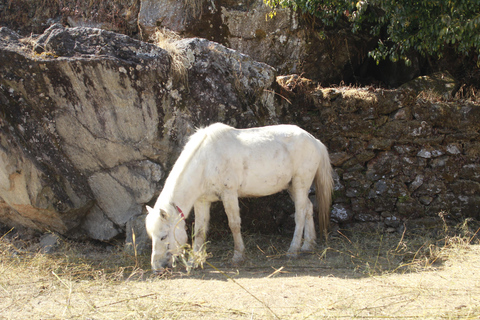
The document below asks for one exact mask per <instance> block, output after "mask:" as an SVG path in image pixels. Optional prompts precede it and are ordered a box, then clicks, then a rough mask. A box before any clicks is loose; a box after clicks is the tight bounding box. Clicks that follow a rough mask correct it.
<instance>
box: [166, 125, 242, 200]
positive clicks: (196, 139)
mask: <svg viewBox="0 0 480 320" xmlns="http://www.w3.org/2000/svg"><path fill="white" fill-rule="evenodd" d="M232 129H233V128H232V127H230V126H227V125H226V124H223V123H215V124H212V125H210V126H208V127H204V128H199V129H197V131H196V132H195V133H194V134H192V135H191V136H190V138H188V141H187V143H186V144H185V147H184V148H183V151H182V152H181V153H180V156H179V157H178V159H177V161H176V162H175V164H174V165H173V168H172V170H171V171H170V174H169V175H168V178H167V180H166V181H165V185H164V187H163V190H164V191H167V192H165V193H164V192H163V191H162V193H161V198H162V200H164V201H165V200H166V201H170V200H171V199H170V198H171V197H172V195H173V192H174V190H175V184H176V182H177V180H178V179H180V178H181V176H182V174H183V173H184V171H185V168H186V167H187V165H188V163H189V162H190V161H191V160H192V158H193V157H194V155H195V154H196V153H197V151H198V150H199V149H200V146H201V145H202V144H203V142H204V141H206V140H209V141H213V140H216V139H218V137H219V136H220V135H221V134H222V133H224V132H226V131H230V130H232Z"/></svg>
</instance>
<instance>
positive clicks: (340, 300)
mask: <svg viewBox="0 0 480 320" xmlns="http://www.w3.org/2000/svg"><path fill="white" fill-rule="evenodd" d="M438 227H439V228H438ZM438 227H437V228H435V229H431V230H428V229H424V228H420V229H415V230H414V229H412V230H408V229H407V230H406V232H405V233H403V234H380V233H375V232H374V233H367V232H354V231H341V233H340V232H337V233H336V234H335V235H333V236H332V237H331V238H330V240H329V243H328V244H327V245H323V246H319V248H318V250H317V251H315V252H312V253H310V254H306V255H301V256H299V257H298V258H297V259H288V258H287V257H286V255H285V250H286V249H287V248H288V245H289V242H290V238H289V237H288V238H287V237H284V236H260V235H245V241H246V247H247V255H248V257H249V260H248V261H247V262H246V263H245V265H243V266H242V267H239V268H235V267H232V266H231V265H230V262H229V259H230V257H231V255H232V249H233V248H232V241H231V239H230V237H225V238H222V239H214V240H212V243H210V244H209V247H208V251H209V252H210V253H211V255H212V256H211V257H210V258H209V259H208V260H207V264H205V268H204V269H196V270H192V271H191V273H190V274H187V273H186V272H185V271H184V269H183V268H181V267H180V266H178V267H177V268H176V269H174V270H172V271H171V272H170V273H166V274H164V275H163V276H161V277H158V276H154V275H152V274H151V272H150V271H149V256H148V255H140V256H136V255H134V254H128V253H126V251H125V250H123V247H122V246H115V245H100V244H95V243H77V242H72V241H68V240H63V241H62V242H61V243H60V245H59V247H58V248H57V250H56V251H55V252H54V253H53V254H44V253H40V250H39V247H38V240H36V239H32V240H29V241H24V240H22V239H21V238H19V237H17V236H15V235H14V234H13V232H12V233H9V234H6V235H4V236H3V237H1V239H0V318H5V319H17V318H18V319H20V318H22V319H25V318H29V319H187V318H195V319H198V318H206V319H207V318H208V319H320V318H321V319H323V318H333V319H338V318H393V319H407V318H408V319H411V318H422V319H478V318H479V317H480V301H479V300H480V298H479V297H480V246H479V245H478V238H477V234H476V231H477V230H478V229H477V228H478V226H477V225H475V222H471V221H470V222H467V223H464V224H461V225H460V226H458V227H456V228H453V227H448V228H447V226H446V225H445V224H442V223H441V221H440V224H439V226H438Z"/></svg>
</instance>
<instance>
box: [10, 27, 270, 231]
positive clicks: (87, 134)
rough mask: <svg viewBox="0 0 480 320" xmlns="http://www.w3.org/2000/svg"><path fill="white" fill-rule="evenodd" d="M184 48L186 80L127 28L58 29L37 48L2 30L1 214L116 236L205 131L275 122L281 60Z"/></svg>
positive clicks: (198, 44) (203, 46)
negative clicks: (216, 125) (217, 125)
mask: <svg viewBox="0 0 480 320" xmlns="http://www.w3.org/2000/svg"><path fill="white" fill-rule="evenodd" d="M180 45H181V46H182V47H183V52H184V54H185V55H186V56H187V57H188V61H189V66H188V83H183V82H177V81H176V80H175V79H174V77H173V75H172V73H173V71H172V67H171V57H170V55H169V53H168V52H166V51H165V50H163V49H161V48H158V47H156V46H154V45H152V44H147V43H144V42H141V41H137V40H134V39H131V38H129V37H127V36H125V35H120V34H116V33H113V32H108V31H105V30H100V29H92V28H70V29H69V28H63V27H62V26H60V25H55V26H52V27H51V28H49V29H48V30H47V31H46V32H45V33H44V34H43V35H41V36H40V37H39V38H38V39H37V41H36V43H35V46H31V45H28V43H25V41H24V40H21V39H20V37H19V36H18V35H17V34H15V33H14V32H12V31H10V30H8V29H6V28H1V29H0V74H1V78H0V143H1V144H0V221H1V222H3V223H7V224H11V225H15V224H17V225H18V224H20V225H26V226H29V227H32V228H36V229H39V230H51V231H56V232H59V233H61V234H64V235H70V236H85V235H86V236H88V237H91V238H95V239H110V238H112V237H114V236H116V235H117V234H119V233H123V232H125V228H126V225H127V224H128V223H129V221H131V220H132V219H136V218H137V217H138V216H140V215H141V214H142V208H143V206H144V204H145V203H147V202H149V201H151V200H152V199H155V196H156V195H158V193H159V191H160V189H161V183H160V182H161V181H162V179H163V178H165V175H166V172H167V170H168V169H169V168H170V167H171V165H172V164H173V162H174V161H175V159H176V157H177V155H178V153H179V151H180V149H181V147H182V146H183V143H184V142H185V139H186V137H187V136H188V135H189V134H191V133H192V132H193V131H194V128H195V127H197V126H203V125H207V124H210V123H213V122H216V121H224V122H229V123H231V124H234V125H237V126H243V127H248V126H253V125H257V124H258V123H259V122H264V121H265V117H268V118H269V120H270V119H275V110H274V109H273V93H272V92H271V90H269V91H266V89H270V88H271V85H272V84H273V82H274V79H275V74H274V70H273V69H272V68H271V67H269V66H267V65H265V64H261V63H258V62H255V61H253V60H251V59H250V58H248V57H247V56H244V55H242V54H239V53H237V52H235V51H232V50H230V49H227V48H225V47H223V46H221V45H219V44H217V43H213V42H210V41H207V40H202V39H189V40H183V41H182V43H181V44H180ZM227 120H228V121H227Z"/></svg>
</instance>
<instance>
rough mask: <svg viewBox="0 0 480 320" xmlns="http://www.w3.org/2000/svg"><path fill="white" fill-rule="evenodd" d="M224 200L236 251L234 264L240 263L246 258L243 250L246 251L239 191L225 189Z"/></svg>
mask: <svg viewBox="0 0 480 320" xmlns="http://www.w3.org/2000/svg"><path fill="white" fill-rule="evenodd" d="M222 201H223V207H224V208H225V213H226V214H227V217H228V225H229V227H230V230H231V231H232V235H233V242H234V253H233V259H232V261H233V263H234V264H240V263H242V262H243V260H244V256H243V252H244V251H245V246H244V244H243V239H242V234H241V219H240V208H239V206H238V194H237V192H234V191H230V190H227V191H225V193H224V194H223V196H222Z"/></svg>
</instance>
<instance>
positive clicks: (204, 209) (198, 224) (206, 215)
mask: <svg viewBox="0 0 480 320" xmlns="http://www.w3.org/2000/svg"><path fill="white" fill-rule="evenodd" d="M210 205H211V202H209V201H205V200H198V201H197V202H195V204H194V209H195V230H194V232H195V234H194V235H193V239H194V240H193V250H194V251H195V252H198V251H200V250H202V247H203V245H204V243H205V239H206V238H207V231H208V223H209V221H210Z"/></svg>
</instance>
